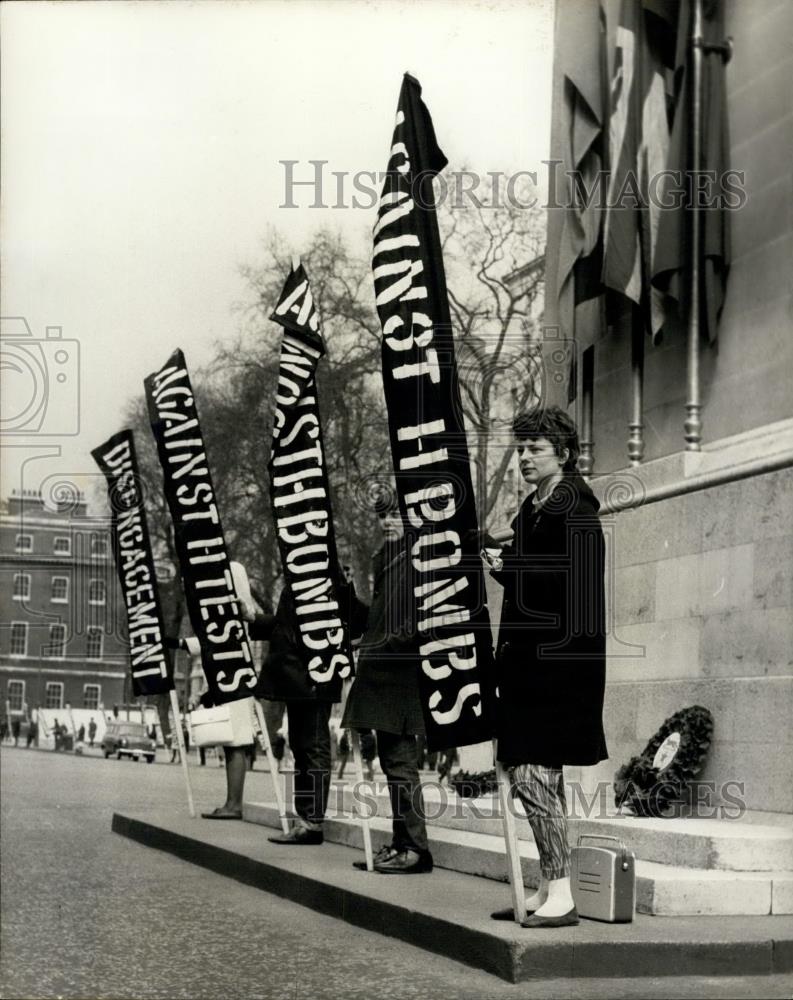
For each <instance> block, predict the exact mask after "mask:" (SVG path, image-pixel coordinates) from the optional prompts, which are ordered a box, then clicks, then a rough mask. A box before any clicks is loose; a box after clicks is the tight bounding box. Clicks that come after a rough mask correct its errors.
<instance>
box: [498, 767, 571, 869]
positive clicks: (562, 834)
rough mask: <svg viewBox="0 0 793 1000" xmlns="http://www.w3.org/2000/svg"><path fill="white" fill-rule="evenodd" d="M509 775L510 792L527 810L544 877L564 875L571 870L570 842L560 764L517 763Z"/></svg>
mask: <svg viewBox="0 0 793 1000" xmlns="http://www.w3.org/2000/svg"><path fill="white" fill-rule="evenodd" d="M509 776H510V784H511V786H512V794H513V796H517V798H519V799H520V801H521V803H522V804H523V808H524V809H525V810H526V816H527V817H528V820H529V825H530V826H531V832H532V833H533V834H534V841H535V843H536V844H537V850H538V851H539V854H540V870H541V872H542V875H543V878H545V879H556V878H566V877H567V876H569V874H570V843H569V841H568V839H567V803H566V800H565V794H564V781H563V779H562V769H561V767H545V766H544V765H542V764H518V765H517V766H516V767H513V768H510V771H509Z"/></svg>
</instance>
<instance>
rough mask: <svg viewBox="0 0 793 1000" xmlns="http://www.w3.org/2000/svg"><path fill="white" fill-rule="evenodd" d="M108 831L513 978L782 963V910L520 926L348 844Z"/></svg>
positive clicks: (167, 830)
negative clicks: (365, 861)
mask: <svg viewBox="0 0 793 1000" xmlns="http://www.w3.org/2000/svg"><path fill="white" fill-rule="evenodd" d="M112 829H113V830H114V831H115V832H116V833H118V834H120V835H122V836H125V837H128V838H130V839H131V840H134V841H135V842H136V843H138V844H141V845H143V846H144V847H147V848H155V849H158V850H163V851H168V852H169V853H171V854H173V855H175V856H176V857H179V858H181V859H183V860H185V861H188V862H190V863H192V864H195V865H200V866H203V867H204V868H207V869H210V870H211V871H214V872H217V873H219V874H222V875H225V876H227V877H229V878H233V879H235V880H236V881H238V882H242V883H244V884H246V885H250V886H253V887H255V888H257V889H261V890H264V891H266V892H270V893H274V894H275V895H278V896H281V897H282V898H285V899H290V900H292V901H294V902H296V903H300V904H301V905H303V906H307V907H310V908H312V909H314V910H316V911H318V912H320V913H323V914H326V915H329V916H333V917H336V918H338V919H340V920H345V921H346V922H347V923H349V924H352V925H354V926H356V927H365V928H366V929H367V930H371V931H375V932H376V933H379V934H382V935H384V939H383V944H382V947H383V948H384V949H385V948H388V938H389V937H390V938H398V939H399V940H402V941H406V942H408V943H409V944H413V945H416V946H417V947H419V948H422V949H424V950H425V951H426V952H435V953H436V954H441V955H446V956H447V957H448V958H452V959H455V960H456V961H459V962H463V963H465V964H466V965H472V966H475V967H477V968H480V969H484V970H485V971H487V972H490V973H492V974H494V975H497V976H500V977H501V978H503V979H506V980H508V981H509V982H513V983H516V982H523V981H526V980H531V979H549V978H560V977H561V978H574V977H578V978H581V979H583V978H586V977H593V976H598V977H621V976H622V977H625V976H635V975H636V970H637V969H641V970H642V974H643V975H645V976H648V977H655V976H668V975H675V976H716V975H718V976H728V975H762V974H772V973H773V974H779V973H787V972H790V971H793V923H792V922H791V921H790V920H788V919H785V918H780V917H773V916H765V917H752V918H746V917H713V918H708V917H697V918H692V917H670V918H668V919H665V920H656V919H654V918H653V917H648V916H644V915H642V914H639V915H638V916H637V917H636V919H635V920H634V921H633V922H632V923H628V924H606V923H599V922H598V921H594V920H582V921H581V923H580V924H579V925H578V926H577V927H563V928H556V929H544V930H526V929H524V928H522V927H520V926H519V925H518V924H516V923H514V922H512V921H494V920H491V919H490V916H489V914H490V912H491V911H492V910H495V909H498V908H500V907H503V906H504V905H505V904H506V902H507V899H508V893H507V890H506V887H505V886H503V885H499V884H498V883H497V882H494V881H491V880H488V879H477V878H473V877H472V876H470V875H463V874H460V873H459V872H454V871H443V870H440V869H439V870H436V871H434V872H433V873H432V874H428V875H413V876H410V877H403V878H394V877H391V878H388V877H385V876H381V875H378V874H376V873H370V872H361V871H356V870H354V869H353V868H352V862H353V861H354V860H356V859H358V858H360V856H361V855H360V852H357V851H353V850H350V849H349V848H348V847H344V846H341V845H339V844H333V843H325V844H323V845H322V846H321V847H301V848H295V847H285V846H278V845H275V844H270V843H268V842H267V839H266V837H265V836H263V831H262V829H261V827H257V826H256V825H254V824H253V823H210V822H208V821H205V820H200V819H190V818H189V817H188V816H186V815H184V812H183V811H182V810H179V811H177V810H176V809H175V808H174V809H169V810H157V811H155V810H150V811H146V812H142V813H136V814H122V813H115V814H114V816H113V820H112ZM373 960H375V959H373ZM692 988H693V989H695V990H696V987H695V986H694V985H693V984H692ZM579 991H580V989H579Z"/></svg>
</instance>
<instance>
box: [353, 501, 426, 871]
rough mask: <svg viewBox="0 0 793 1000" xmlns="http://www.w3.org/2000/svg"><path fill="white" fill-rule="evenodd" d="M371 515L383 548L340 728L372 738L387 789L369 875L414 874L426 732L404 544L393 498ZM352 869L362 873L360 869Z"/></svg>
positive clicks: (421, 829) (422, 840) (418, 863)
mask: <svg viewBox="0 0 793 1000" xmlns="http://www.w3.org/2000/svg"><path fill="white" fill-rule="evenodd" d="M375 511H376V513H377V515H378V517H379V518H380V524H381V527H382V529H383V537H384V542H383V547H382V548H381V549H380V550H379V551H378V552H377V553H376V554H375V556H374V560H373V570H374V585H373V589H372V604H371V607H370V608H369V614H368V617H367V620H366V630H365V632H364V636H363V639H362V641H361V647H360V653H359V656H358V666H357V671H356V677H355V681H354V682H353V685H352V688H351V689H350V694H349V696H348V698H347V705H346V708H345V711H344V719H343V720H342V726H343V727H344V728H345V729H374V730H376V735H377V752H378V755H379V757H380V766H381V767H382V769H383V772H384V774H385V776H386V780H387V781H388V792H389V796H390V799H391V814H392V816H393V838H392V842H391V844H390V845H389V846H386V847H383V848H382V849H381V850H380V852H379V853H378V854H377V856H376V857H375V865H374V867H375V871H378V872H383V873H389V874H396V875H407V874H420V873H423V872H430V871H432V855H431V853H430V850H429V846H428V842H427V827H426V823H425V819H424V806H423V799H422V792H421V782H420V779H419V772H418V747H417V745H416V736H417V735H418V734H421V733H423V732H424V717H423V715H422V711H421V699H420V697H419V684H418V669H419V654H418V639H417V636H416V628H415V625H414V623H413V617H412V616H413V612H412V609H413V595H412V591H411V572H412V571H411V565H410V550H409V546H410V540H409V539H407V538H406V537H405V531H404V525H403V523H402V519H401V517H400V514H399V510H398V509H397V507H396V500H395V498H394V497H393V496H391V495H390V494H389V495H383V496H382V497H380V498H378V500H377V501H376V503H375ZM355 866H356V867H358V868H361V867H365V865H364V862H355Z"/></svg>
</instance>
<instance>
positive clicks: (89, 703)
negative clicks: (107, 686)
mask: <svg viewBox="0 0 793 1000" xmlns="http://www.w3.org/2000/svg"><path fill="white" fill-rule="evenodd" d="M101 693H102V689H101V687H100V685H99V684H83V708H93V709H94V710H96V709H98V708H99V696H100V694H101Z"/></svg>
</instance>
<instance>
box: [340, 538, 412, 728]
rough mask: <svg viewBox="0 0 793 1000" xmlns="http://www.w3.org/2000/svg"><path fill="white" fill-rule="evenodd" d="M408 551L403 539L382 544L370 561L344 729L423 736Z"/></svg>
mask: <svg viewBox="0 0 793 1000" xmlns="http://www.w3.org/2000/svg"><path fill="white" fill-rule="evenodd" d="M407 549H408V543H407V541H406V540H405V539H402V540H400V541H399V542H397V543H392V544H389V543H387V544H386V545H384V546H383V547H382V548H381V549H380V550H379V551H378V552H377V553H376V554H375V556H374V559H373V562H372V569H373V573H374V583H373V588H372V603H371V606H370V608H369V614H368V616H367V619H366V630H365V632H364V636H363V640H362V641H361V647H360V653H359V656H358V665H357V668H356V677H355V681H354V683H353V686H352V688H351V689H350V694H349V697H348V699H347V707H346V709H345V712H344V719H343V720H342V726H343V727H344V728H345V729H380V730H382V731H383V732H386V733H395V734H396V735H401V734H411V733H413V734H417V735H418V734H422V733H423V732H424V718H423V716H422V713H421V701H420V698H419V684H418V662H419V657H418V639H417V637H416V629H415V627H414V626H413V623H412V617H411V616H412V608H413V595H412V592H411V589H410V586H411V584H410V564H409V556H408V551H407Z"/></svg>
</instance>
